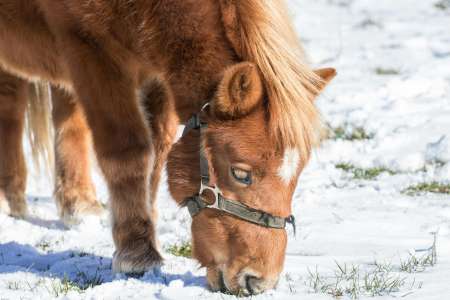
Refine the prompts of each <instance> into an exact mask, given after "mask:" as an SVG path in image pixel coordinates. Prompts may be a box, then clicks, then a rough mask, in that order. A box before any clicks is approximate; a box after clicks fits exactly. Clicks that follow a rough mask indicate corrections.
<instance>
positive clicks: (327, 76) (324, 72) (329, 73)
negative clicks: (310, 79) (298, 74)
mask: <svg viewBox="0 0 450 300" xmlns="http://www.w3.org/2000/svg"><path fill="white" fill-rule="evenodd" d="M314 73H316V75H318V76H319V77H320V78H321V79H322V82H320V83H319V85H318V87H317V92H316V93H314V94H315V96H317V95H318V94H320V93H321V92H322V91H323V90H324V89H325V87H326V86H327V85H328V84H329V83H330V81H331V80H332V79H333V78H334V77H336V74H337V73H336V70H335V69H334V68H323V69H317V70H314Z"/></svg>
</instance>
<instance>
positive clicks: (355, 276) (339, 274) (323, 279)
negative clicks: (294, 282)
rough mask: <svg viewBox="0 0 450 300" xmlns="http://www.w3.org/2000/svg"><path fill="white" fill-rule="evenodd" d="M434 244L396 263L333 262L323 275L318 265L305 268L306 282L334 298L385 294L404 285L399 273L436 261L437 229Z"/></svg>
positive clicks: (417, 285)
mask: <svg viewBox="0 0 450 300" xmlns="http://www.w3.org/2000/svg"><path fill="white" fill-rule="evenodd" d="M433 235H434V241H433V245H432V246H431V247H429V248H427V249H422V250H416V251H415V253H420V252H424V254H423V255H422V256H420V257H418V256H417V255H416V254H410V256H409V257H408V259H407V260H405V261H403V260H400V264H399V265H398V266H394V265H392V264H391V263H388V262H379V261H374V262H373V263H372V264H370V265H368V266H367V267H366V268H364V269H363V268H362V267H361V266H360V265H354V264H350V265H347V264H340V263H338V262H335V264H336V266H335V269H334V270H333V275H331V276H325V275H322V274H320V273H319V271H318V269H317V267H316V269H315V270H314V271H311V270H310V269H308V277H307V280H306V282H305V284H306V285H307V286H309V287H310V289H311V291H312V292H314V293H323V294H328V295H331V296H332V297H334V298H341V297H344V296H347V297H348V298H351V299H358V298H359V297H361V296H370V297H375V296H386V295H390V294H392V293H395V292H399V291H400V289H401V288H402V287H404V286H405V285H406V277H405V276H403V275H402V273H417V272H422V271H424V270H425V269H426V268H427V267H432V266H434V265H435V264H436V262H437V253H436V236H437V235H436V233H433ZM407 288H409V289H410V290H412V289H413V288H419V289H420V288H422V282H416V280H415V278H414V279H413V281H412V283H411V284H409V285H408V287H407Z"/></svg>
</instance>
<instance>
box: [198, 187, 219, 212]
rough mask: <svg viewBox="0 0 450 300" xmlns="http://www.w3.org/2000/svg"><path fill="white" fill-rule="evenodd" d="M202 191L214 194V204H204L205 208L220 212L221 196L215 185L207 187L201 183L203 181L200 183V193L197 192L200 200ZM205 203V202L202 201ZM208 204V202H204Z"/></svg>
mask: <svg viewBox="0 0 450 300" xmlns="http://www.w3.org/2000/svg"><path fill="white" fill-rule="evenodd" d="M204 191H211V192H212V193H213V194H214V203H213V204H206V205H205V207H206V208H214V209H218V210H221V207H220V196H221V195H222V191H221V190H220V189H219V187H218V186H217V185H214V186H213V187H212V186H209V185H206V184H204V183H203V181H201V182H200V191H199V194H198V195H199V197H200V198H202V195H203V192H204ZM203 202H205V201H203ZM205 203H208V202H205Z"/></svg>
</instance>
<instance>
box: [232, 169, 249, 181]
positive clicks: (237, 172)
mask: <svg viewBox="0 0 450 300" xmlns="http://www.w3.org/2000/svg"><path fill="white" fill-rule="evenodd" d="M231 175H233V177H234V179H236V180H237V181H239V182H240V183H243V184H245V185H250V184H252V177H251V173H250V172H249V171H244V170H242V169H237V168H231Z"/></svg>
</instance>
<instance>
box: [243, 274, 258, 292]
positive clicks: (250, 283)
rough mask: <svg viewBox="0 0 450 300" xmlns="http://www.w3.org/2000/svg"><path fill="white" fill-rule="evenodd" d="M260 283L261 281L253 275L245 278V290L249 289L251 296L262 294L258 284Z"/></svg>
mask: <svg viewBox="0 0 450 300" xmlns="http://www.w3.org/2000/svg"><path fill="white" fill-rule="evenodd" d="M259 281H260V280H259V279H258V278H257V277H255V276H252V275H246V276H245V288H246V289H247V291H248V293H249V294H250V295H256V294H259V293H261V292H262V291H261V290H260V287H259V284H258V282H259Z"/></svg>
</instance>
